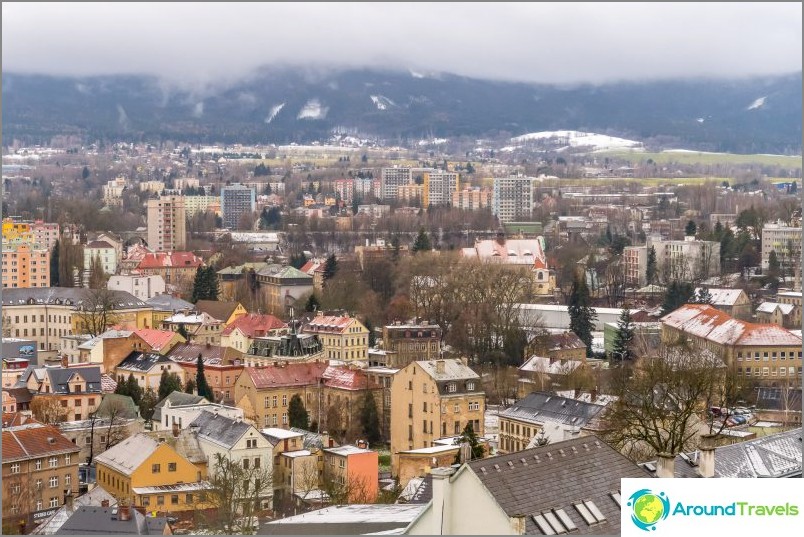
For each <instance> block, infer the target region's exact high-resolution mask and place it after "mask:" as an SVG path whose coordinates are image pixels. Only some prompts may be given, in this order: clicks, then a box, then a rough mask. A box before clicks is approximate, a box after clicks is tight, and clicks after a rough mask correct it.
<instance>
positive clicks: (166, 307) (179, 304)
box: [145, 295, 195, 313]
mask: <svg viewBox="0 0 804 537" xmlns="http://www.w3.org/2000/svg"><path fill="white" fill-rule="evenodd" d="M145 302H146V303H147V304H149V305H150V306H152V307H153V308H154V309H155V310H157V311H172V312H173V313H176V312H178V311H184V310H190V311H193V310H194V309H195V306H193V305H192V304H191V303H190V302H187V301H186V300H182V299H180V298H176V297H175V296H172V295H156V296H155V297H152V298H149V299H148V300H146V301H145Z"/></svg>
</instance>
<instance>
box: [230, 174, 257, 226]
mask: <svg viewBox="0 0 804 537" xmlns="http://www.w3.org/2000/svg"><path fill="white" fill-rule="evenodd" d="M256 203H257V196H256V193H255V192H254V189H253V188H250V187H247V186H245V185H241V184H234V185H230V186H225V187H223V188H222V189H221V212H222V213H223V226H224V227H225V228H227V229H238V225H239V224H240V218H241V217H242V216H243V215H244V214H248V213H253V212H254V209H255V207H256Z"/></svg>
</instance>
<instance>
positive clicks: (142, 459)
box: [95, 433, 210, 514]
mask: <svg viewBox="0 0 804 537" xmlns="http://www.w3.org/2000/svg"><path fill="white" fill-rule="evenodd" d="M95 464H96V466H97V484H98V485H99V486H101V487H103V488H104V489H106V491H107V492H109V493H110V494H112V495H113V496H114V497H116V498H118V501H119V502H121V503H122V502H127V503H129V505H131V506H132V507H139V508H144V510H145V511H158V512H161V513H171V514H179V513H181V512H190V513H191V512H193V511H194V510H197V509H203V508H205V507H208V506H209V504H208V503H207V500H206V493H207V491H208V490H209V486H210V485H209V483H208V482H207V481H205V479H206V476H207V469H206V461H204V464H203V465H198V464H194V463H193V462H191V461H190V460H188V459H187V458H186V457H184V456H183V455H181V454H180V453H179V452H178V451H176V449H175V448H173V447H172V446H171V445H170V444H169V443H167V442H159V441H158V440H156V439H154V438H151V437H149V436H148V435H146V434H143V433H140V434H137V435H135V436H132V437H130V438H126V439H125V440H123V441H122V442H120V443H119V444H117V445H115V446H114V447H111V448H109V449H108V450H106V451H104V452H103V453H101V454H100V455H97V456H96V457H95Z"/></svg>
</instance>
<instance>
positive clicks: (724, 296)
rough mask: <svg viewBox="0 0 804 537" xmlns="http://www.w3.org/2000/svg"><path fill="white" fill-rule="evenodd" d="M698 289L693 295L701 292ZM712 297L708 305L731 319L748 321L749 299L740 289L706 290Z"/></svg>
mask: <svg viewBox="0 0 804 537" xmlns="http://www.w3.org/2000/svg"><path fill="white" fill-rule="evenodd" d="M701 289H702V288H700V287H698V288H696V289H695V293H696V294H698V293H700V292H701ZM708 291H709V294H710V295H712V301H711V302H710V304H711V305H712V306H714V307H715V308H717V309H719V310H720V311H722V312H724V313H728V314H729V315H731V316H732V317H736V318H738V319H742V320H744V321H748V320H750V319H751V299H750V298H748V295H747V294H745V291H743V290H742V289H719V288H714V287H711V288H709V289H708Z"/></svg>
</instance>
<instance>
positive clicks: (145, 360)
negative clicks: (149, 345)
mask: <svg viewBox="0 0 804 537" xmlns="http://www.w3.org/2000/svg"><path fill="white" fill-rule="evenodd" d="M165 371H167V374H168V375H170V374H171V373H176V375H178V377H179V379H181V381H182V384H183V383H184V382H185V380H186V379H185V378H184V369H183V368H182V367H181V366H180V365H179V364H177V363H176V362H174V361H173V360H171V359H170V358H168V357H167V356H164V355H162V354H157V353H155V352H136V351H135V352H132V353H131V354H129V355H128V356H127V357H126V359H125V360H123V361H122V362H120V363H119V364H118V365H117V367H116V368H115V371H114V374H115V378H116V379H117V381H118V382H124V381H125V380H126V379H128V377H129V375H134V379H135V380H136V381H137V384H138V385H139V386H140V388H142V389H143V390H147V389H148V388H151V389H152V390H154V392H159V382H160V380H161V379H162V373H163V372H165Z"/></svg>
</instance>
